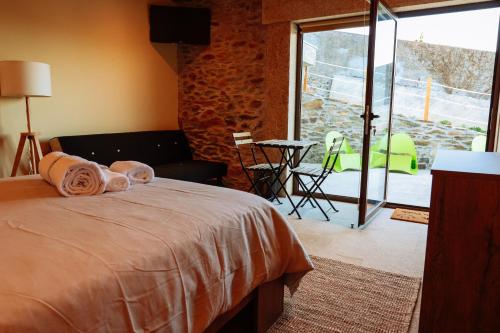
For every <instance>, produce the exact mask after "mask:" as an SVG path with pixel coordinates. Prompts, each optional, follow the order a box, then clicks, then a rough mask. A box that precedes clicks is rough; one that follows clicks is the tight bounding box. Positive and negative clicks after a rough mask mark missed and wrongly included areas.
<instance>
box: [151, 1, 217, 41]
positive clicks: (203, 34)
mask: <svg viewBox="0 0 500 333" xmlns="http://www.w3.org/2000/svg"><path fill="white" fill-rule="evenodd" d="M210 21H211V13H210V9H208V8H186V7H170V6H158V5H151V6H150V7H149V27H150V30H149V38H150V40H151V42H154V43H185V44H196V45H209V44H210Z"/></svg>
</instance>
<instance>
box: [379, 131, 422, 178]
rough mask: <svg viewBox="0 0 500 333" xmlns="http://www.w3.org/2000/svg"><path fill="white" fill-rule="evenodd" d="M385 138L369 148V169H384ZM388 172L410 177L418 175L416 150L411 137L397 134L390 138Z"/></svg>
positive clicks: (385, 136)
mask: <svg viewBox="0 0 500 333" xmlns="http://www.w3.org/2000/svg"><path fill="white" fill-rule="evenodd" d="M387 138H388V136H387V134H386V135H384V136H383V137H382V138H381V139H380V140H379V141H378V142H377V143H375V144H374V145H373V146H372V147H371V148H370V168H383V167H385V165H386V161H387V160H386V158H387V153H386V151H385V150H386V149H387V148H386V147H387ZM389 171H395V172H404V173H408V174H411V175H416V174H417V173H418V162H417V149H416V148H415V143H414V142H413V140H412V139H411V137H410V136H409V135H408V134H406V133H397V134H394V135H393V136H392V138H391V154H390V157H389Z"/></svg>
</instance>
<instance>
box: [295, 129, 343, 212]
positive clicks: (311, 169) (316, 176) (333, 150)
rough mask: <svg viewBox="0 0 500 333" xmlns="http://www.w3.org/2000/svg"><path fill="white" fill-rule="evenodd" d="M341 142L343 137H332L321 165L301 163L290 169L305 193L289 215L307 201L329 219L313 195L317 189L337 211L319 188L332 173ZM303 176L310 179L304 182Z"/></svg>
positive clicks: (335, 210) (332, 207)
mask: <svg viewBox="0 0 500 333" xmlns="http://www.w3.org/2000/svg"><path fill="white" fill-rule="evenodd" d="M343 142H344V137H336V138H334V139H333V143H332V145H331V147H330V149H329V150H328V157H327V160H326V161H325V163H324V165H323V166H322V167H318V166H315V165H302V166H298V167H297V168H295V169H292V170H291V172H292V175H293V176H294V177H295V178H296V179H297V181H298V183H299V186H300V187H301V188H302V190H303V191H304V193H305V195H304V197H302V199H300V201H299V202H298V204H297V205H295V207H294V209H293V210H292V211H291V212H290V213H289V215H292V214H293V213H294V212H297V213H298V209H299V207H304V206H305V205H306V204H307V202H310V203H311V205H312V206H313V207H314V208H315V207H316V206H318V208H319V209H320V210H321V212H322V213H323V215H324V216H325V218H326V220H327V221H330V218H329V217H328V215H327V214H326V212H325V211H324V210H323V208H322V207H321V205H320V204H319V202H318V201H317V200H316V198H315V197H314V194H315V193H316V192H317V191H319V193H320V194H321V197H322V198H323V199H325V200H326V201H327V202H328V204H329V205H330V208H331V209H333V211H334V212H336V213H337V212H338V210H337V209H336V208H335V206H334V205H333V204H332V202H331V201H330V200H329V199H328V197H327V196H326V194H325V192H323V190H322V189H321V185H322V184H323V182H324V181H325V180H326V178H327V177H328V176H329V175H330V174H332V173H333V168H334V167H335V163H336V162H337V159H338V157H339V153H340V147H342V143H343ZM301 176H302V177H301ZM304 176H305V177H309V179H310V181H309V182H307V183H306V182H305V181H304V179H303V177H304ZM313 202H314V203H315V204H316V206H315V205H314V204H313ZM330 208H329V209H330ZM329 209H328V210H329Z"/></svg>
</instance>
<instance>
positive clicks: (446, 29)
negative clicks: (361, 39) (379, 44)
mask: <svg viewBox="0 0 500 333" xmlns="http://www.w3.org/2000/svg"><path fill="white" fill-rule="evenodd" d="M499 19H500V8H493V9H482V10H474V11H467V12H457V13H451V14H439V15H428V16H420V17H411V18H404V19H399V20H398V39H403V40H419V39H420V37H421V36H422V37H423V41H424V42H426V43H430V44H439V45H448V46H454V47H463V48H467V49H476V50H485V51H492V52H494V51H495V50H496V45H497V35H498V23H499ZM363 30H366V29H363V28H354V29H345V30H344V31H348V32H353V33H361V34H363V33H364V34H366V31H363Z"/></svg>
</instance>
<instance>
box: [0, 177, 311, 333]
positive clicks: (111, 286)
mask: <svg viewBox="0 0 500 333" xmlns="http://www.w3.org/2000/svg"><path fill="white" fill-rule="evenodd" d="M0 263H1V264H0V332H25V331H26V332H27V331H29V332H202V331H203V330H204V329H205V328H207V327H208V326H209V324H210V323H211V322H212V321H213V320H214V319H215V318H216V317H217V316H218V315H220V314H222V313H224V312H226V311H228V310H230V309H231V308H232V307H234V306H235V305H236V304H238V303H239V302H240V301H241V300H242V299H243V298H244V297H245V296H246V295H248V294H249V293H250V292H251V291H252V290H253V289H254V288H255V287H257V286H258V285H260V284H262V283H264V282H267V281H271V280H274V279H276V278H278V277H280V276H282V275H284V277H285V283H286V284H287V285H288V286H289V287H290V288H291V289H292V291H293V290H294V289H295V288H296V287H297V285H298V283H299V281H300V279H301V277H302V276H303V275H304V274H305V273H306V272H307V271H309V270H311V269H312V263H311V261H310V259H309V257H308V256H307V254H306V252H305V250H304V248H303V247H302V245H301V243H300V241H299V240H298V238H297V236H296V234H295V233H294V231H293V230H292V229H291V227H290V226H289V224H288V223H287V221H286V220H285V219H284V217H283V216H282V215H281V214H280V213H279V212H278V211H277V210H276V209H275V208H274V207H273V205H272V204H270V203H269V202H267V201H266V200H264V199H262V198H259V197H257V196H254V195H252V194H248V193H244V192H240V191H235V190H230V189H225V188H219V187H213V186H207V185H201V184H195V183H188V182H182V181H176V180H169V179H160V178H157V179H156V180H155V181H154V182H152V183H150V184H146V185H135V186H134V187H133V189H132V190H130V191H127V192H119V193H106V194H103V195H100V196H93V197H72V198H63V197H60V196H59V195H58V194H57V192H56V190H55V189H54V188H53V187H51V186H50V185H48V184H47V183H45V182H44V181H43V180H42V179H41V178H40V177H38V176H30V177H21V178H15V179H13V178H11V179H5V180H1V181H0Z"/></svg>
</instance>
